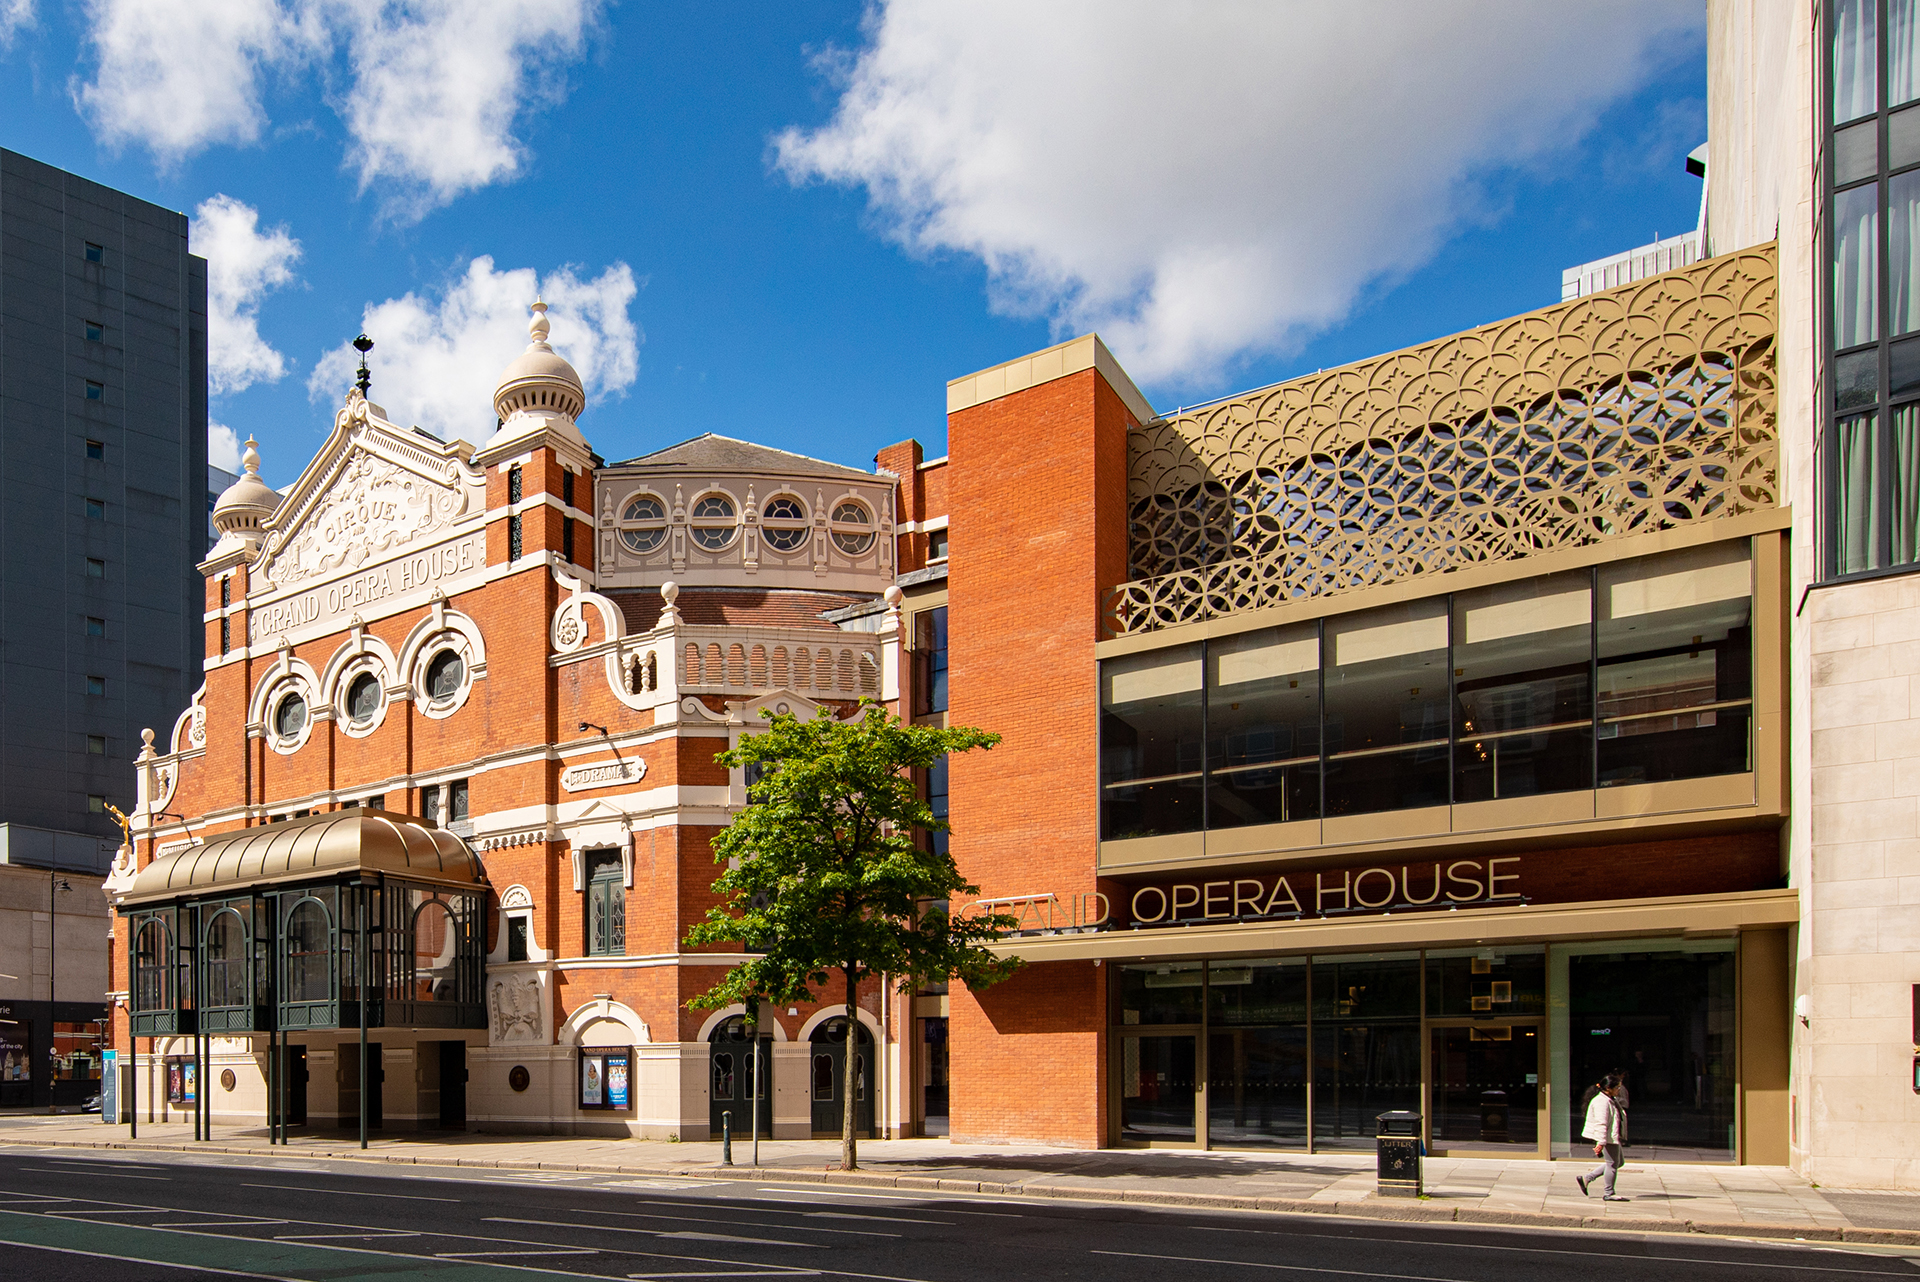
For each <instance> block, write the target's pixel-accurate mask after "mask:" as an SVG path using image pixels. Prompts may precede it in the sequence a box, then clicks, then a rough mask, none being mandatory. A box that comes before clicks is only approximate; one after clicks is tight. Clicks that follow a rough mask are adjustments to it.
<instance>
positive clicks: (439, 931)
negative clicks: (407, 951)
mask: <svg viewBox="0 0 1920 1282" xmlns="http://www.w3.org/2000/svg"><path fill="white" fill-rule="evenodd" d="M456 926H457V923H456V922H455V921H454V918H453V914H451V913H450V912H448V911H447V905H446V904H445V903H443V902H441V901H440V900H438V899H429V900H427V901H426V902H425V903H423V904H421V905H420V907H419V908H417V909H415V910H414V914H413V983H412V989H413V1000H415V1001H417V1002H450V1001H453V1000H454V987H455V985H454V965H455V961H456V958H455V947H454V946H455V944H456V942H457V940H458V937H459V933H460V932H459V931H458V929H457V928H456Z"/></svg>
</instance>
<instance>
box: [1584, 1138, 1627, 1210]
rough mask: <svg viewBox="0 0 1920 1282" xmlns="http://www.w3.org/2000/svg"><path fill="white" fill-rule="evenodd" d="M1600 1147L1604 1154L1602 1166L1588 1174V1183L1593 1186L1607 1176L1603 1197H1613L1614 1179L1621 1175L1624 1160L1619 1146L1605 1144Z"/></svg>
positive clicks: (1601, 1161)
mask: <svg viewBox="0 0 1920 1282" xmlns="http://www.w3.org/2000/svg"><path fill="white" fill-rule="evenodd" d="M1600 1147H1601V1152H1602V1154H1603V1156H1602V1157H1601V1159H1600V1165H1598V1166H1596V1167H1594V1168H1593V1169H1592V1170H1591V1171H1588V1172H1587V1183H1589V1184H1591V1183H1593V1182H1594V1181H1595V1180H1597V1179H1599V1178H1600V1177H1601V1176H1602V1175H1604V1176H1606V1177H1607V1183H1606V1191H1605V1192H1604V1193H1603V1194H1602V1195H1601V1196H1603V1197H1612V1196H1613V1181H1614V1177H1615V1176H1616V1175H1618V1174H1619V1173H1620V1164H1621V1162H1622V1161H1623V1160H1624V1159H1623V1158H1622V1157H1621V1156H1620V1146H1619V1145H1618V1144H1603V1145H1601V1146H1600Z"/></svg>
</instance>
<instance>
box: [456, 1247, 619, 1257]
mask: <svg viewBox="0 0 1920 1282" xmlns="http://www.w3.org/2000/svg"><path fill="white" fill-rule="evenodd" d="M598 1254H600V1252H598V1251H596V1250H594V1249H593V1248H592V1247H590V1246H560V1247H554V1248H553V1249H552V1250H547V1251H435V1252H434V1253H433V1258H434V1259H436V1260H478V1259H494V1258H496V1257H498V1256H503V1255H598Z"/></svg>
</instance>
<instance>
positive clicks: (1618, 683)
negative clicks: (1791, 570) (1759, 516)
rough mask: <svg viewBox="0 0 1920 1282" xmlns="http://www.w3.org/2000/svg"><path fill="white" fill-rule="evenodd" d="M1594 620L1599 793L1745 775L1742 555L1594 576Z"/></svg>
mask: <svg viewBox="0 0 1920 1282" xmlns="http://www.w3.org/2000/svg"><path fill="white" fill-rule="evenodd" d="M1600 609H1601V618H1600V629H1599V641H1600V669H1599V673H1600V681H1599V713H1600V752H1599V786H1600V787H1603V788H1605V787H1611V786H1615V785H1619V784H1628V783H1657V782H1662V781H1666V780H1673V779H1695V778H1699V777H1701V776H1704V775H1724V774H1740V773H1744V772H1745V771H1748V770H1750V769H1752V762H1751V753H1750V750H1749V744H1750V736H1749V733H1748V729H1749V725H1750V723H1751V721H1752V708H1753V698H1752V696H1753V631H1752V626H1751V623H1752V613H1753V573H1752V566H1751V562H1750V561H1749V560H1748V557H1747V549H1746V547H1745V546H1744V545H1741V544H1734V545H1720V546H1716V547H1708V548H1697V549H1690V550H1688V551H1685V552H1677V553H1669V554H1668V555H1666V556H1661V557H1645V558H1642V559H1640V560H1637V561H1629V562H1627V563H1625V564H1624V565H1619V566H1609V567H1606V568H1605V569H1603V570H1602V571H1601V572H1600Z"/></svg>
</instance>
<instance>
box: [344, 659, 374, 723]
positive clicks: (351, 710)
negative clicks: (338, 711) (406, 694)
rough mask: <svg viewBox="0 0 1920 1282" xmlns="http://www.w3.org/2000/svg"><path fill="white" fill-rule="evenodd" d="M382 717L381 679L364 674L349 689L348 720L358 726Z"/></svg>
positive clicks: (355, 679) (368, 673) (356, 678)
mask: <svg viewBox="0 0 1920 1282" xmlns="http://www.w3.org/2000/svg"><path fill="white" fill-rule="evenodd" d="M379 715H380V678H379V677H376V676H374V675H373V673H371V672H362V673H361V674H360V675H359V676H357V677H355V678H354V679H353V684H352V685H350V686H348V687H347V719H348V720H350V721H352V722H353V724H355V725H357V726H361V725H365V724H366V723H367V722H369V721H371V720H373V719H374V718H375V717H377V716H379Z"/></svg>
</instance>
